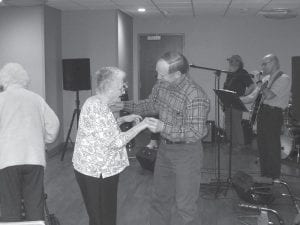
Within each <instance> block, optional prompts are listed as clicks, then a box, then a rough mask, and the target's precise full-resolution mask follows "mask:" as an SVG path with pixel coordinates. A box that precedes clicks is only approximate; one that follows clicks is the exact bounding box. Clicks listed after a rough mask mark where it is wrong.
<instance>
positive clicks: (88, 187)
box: [75, 170, 119, 225]
mask: <svg viewBox="0 0 300 225" xmlns="http://www.w3.org/2000/svg"><path fill="white" fill-rule="evenodd" d="M75 177H76V180H77V182H78V185H79V187H80V190H81V194H82V197H83V201H84V204H85V207H86V210H87V213H88V216H89V225H116V217H117V192H118V181H119V175H115V176H112V177H107V178H104V179H103V178H95V177H90V176H86V175H84V174H82V173H79V172H77V171H76V170H75Z"/></svg>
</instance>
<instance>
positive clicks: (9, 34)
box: [0, 7, 45, 97]
mask: <svg viewBox="0 0 300 225" xmlns="http://www.w3.org/2000/svg"><path fill="white" fill-rule="evenodd" d="M44 60H45V57H44V11H43V7H24V8H22V7H1V8H0V66H1V67H2V66H3V64H5V63H7V62H18V63H20V64H22V65H23V66H24V68H25V69H26V70H27V71H28V73H29V75H30V78H31V84H30V87H29V89H30V90H32V91H34V92H36V93H38V94H39V95H41V96H42V97H45V69H44V68H45V61H44Z"/></svg>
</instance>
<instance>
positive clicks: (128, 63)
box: [117, 11, 133, 99]
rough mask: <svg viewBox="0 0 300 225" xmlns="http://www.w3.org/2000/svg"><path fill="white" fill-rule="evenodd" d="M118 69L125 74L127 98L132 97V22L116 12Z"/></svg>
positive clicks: (124, 15) (123, 14) (119, 12)
mask: <svg viewBox="0 0 300 225" xmlns="http://www.w3.org/2000/svg"><path fill="white" fill-rule="evenodd" d="M117 32H118V67H119V68H120V69H122V70H124V71H125V72H126V76H127V77H126V80H127V81H128V84H129V86H128V96H129V98H130V99H132V97H133V86H132V84H133V20H132V18H131V17H130V16H128V15H127V14H125V13H123V12H121V11H118V31H117Z"/></svg>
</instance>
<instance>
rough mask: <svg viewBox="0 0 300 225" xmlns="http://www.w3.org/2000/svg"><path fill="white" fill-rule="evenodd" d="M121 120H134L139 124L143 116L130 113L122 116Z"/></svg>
mask: <svg viewBox="0 0 300 225" xmlns="http://www.w3.org/2000/svg"><path fill="white" fill-rule="evenodd" d="M121 120H122V122H134V123H135V124H138V123H140V121H142V117H141V116H140V115H136V114H130V115H127V116H122V117H121Z"/></svg>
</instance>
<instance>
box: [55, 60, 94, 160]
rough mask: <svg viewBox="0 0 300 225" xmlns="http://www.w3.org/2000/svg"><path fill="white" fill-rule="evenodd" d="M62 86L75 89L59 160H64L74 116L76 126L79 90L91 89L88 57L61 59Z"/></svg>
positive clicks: (69, 89)
mask: <svg viewBox="0 0 300 225" xmlns="http://www.w3.org/2000/svg"><path fill="white" fill-rule="evenodd" d="M62 63H63V88H64V90H66V91H75V109H74V110H73V115H72V120H71V122H70V126H69V130H68V134H67V138H66V140H65V143H64V146H63V149H62V154H61V161H62V160H64V157H65V153H66V151H67V147H68V143H69V140H70V141H71V138H70V135H71V131H72V127H73V124H74V119H75V117H76V122H77V128H78V122H79V115H80V101H79V91H81V90H90V89H91V78H90V59H88V58H78V59H63V61H62Z"/></svg>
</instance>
